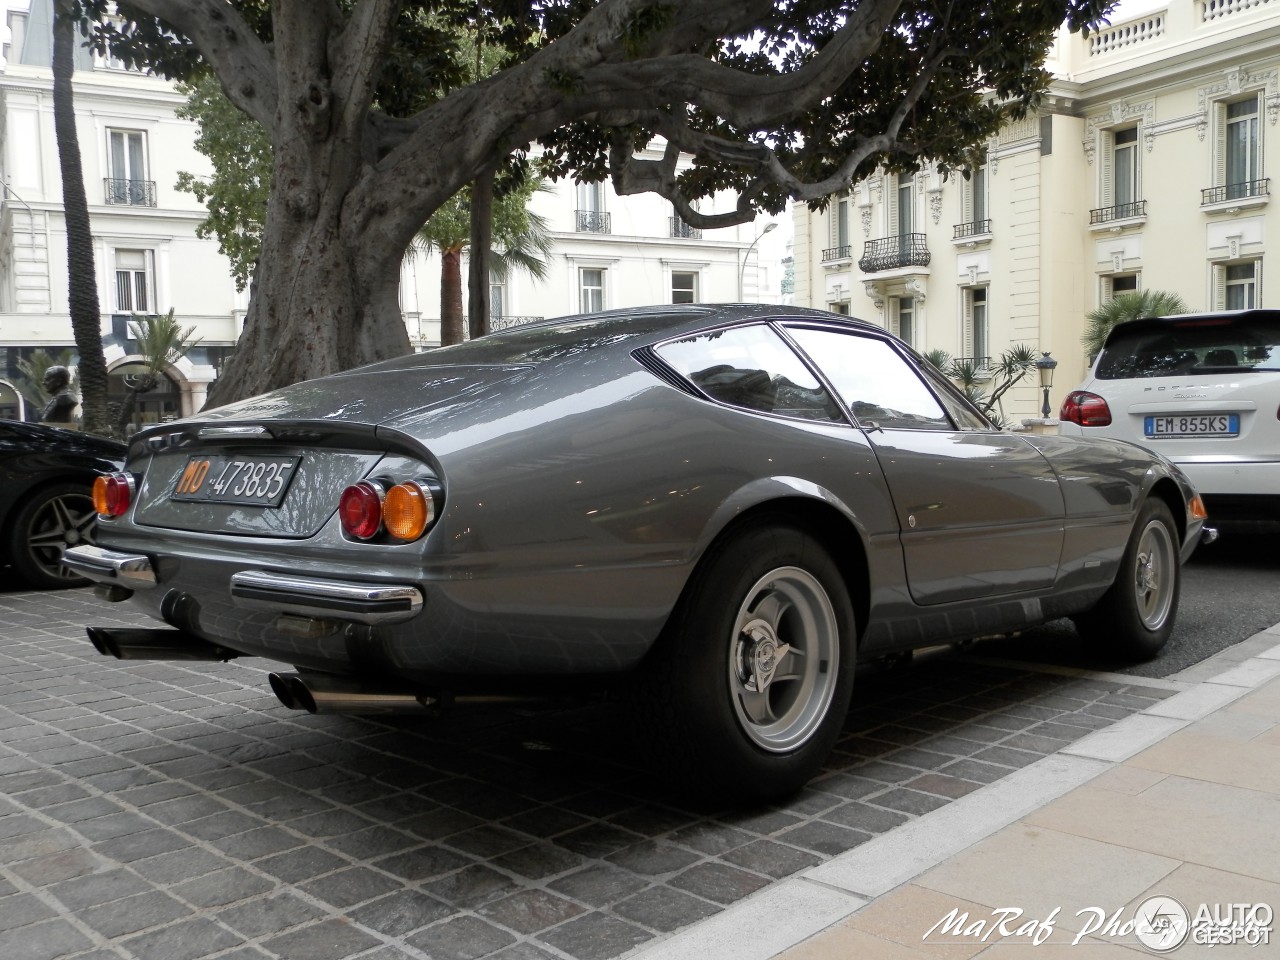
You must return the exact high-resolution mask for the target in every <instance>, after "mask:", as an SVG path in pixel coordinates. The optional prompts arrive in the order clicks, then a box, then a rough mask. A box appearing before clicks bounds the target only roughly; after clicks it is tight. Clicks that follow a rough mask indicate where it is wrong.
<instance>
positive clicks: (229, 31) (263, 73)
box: [129, 0, 277, 130]
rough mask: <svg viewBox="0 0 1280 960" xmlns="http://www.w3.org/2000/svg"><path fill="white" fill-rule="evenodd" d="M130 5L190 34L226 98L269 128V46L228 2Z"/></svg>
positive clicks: (148, 0)
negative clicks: (211, 68)
mask: <svg viewBox="0 0 1280 960" xmlns="http://www.w3.org/2000/svg"><path fill="white" fill-rule="evenodd" d="M129 6H130V7H131V8H132V9H135V10H138V11H141V12H143V13H146V14H149V15H150V16H153V17H156V18H157V19H159V20H162V21H163V22H164V23H166V24H168V25H169V26H170V27H172V28H173V29H174V30H176V31H177V32H178V33H180V34H182V35H183V36H185V37H187V38H188V39H190V40H191V42H192V43H194V44H195V45H196V47H197V49H199V51H200V56H201V57H203V58H204V59H205V61H207V62H208V63H209V64H210V65H211V66H212V67H213V69H214V71H215V72H216V73H217V75H218V79H219V80H221V81H222V89H223V92H225V93H226V95H227V98H228V99H229V100H230V101H231V102H232V103H234V104H235V105H236V106H237V107H239V108H240V109H241V110H243V111H244V112H245V113H247V114H248V115H249V116H251V117H252V118H253V119H254V120H257V121H258V122H259V123H260V124H262V125H263V126H264V127H266V128H267V130H273V129H274V127H275V116H276V96H277V90H276V75H275V64H274V62H273V61H272V57H271V51H270V50H268V49H267V46H266V44H264V43H263V42H262V41H261V40H259V39H258V37H257V35H256V34H255V33H254V32H253V30H252V29H250V27H249V25H248V24H247V23H245V21H244V19H243V18H242V17H241V16H240V15H239V14H238V13H237V12H236V10H235V8H234V7H233V6H231V4H229V3H226V2H224V0H129Z"/></svg>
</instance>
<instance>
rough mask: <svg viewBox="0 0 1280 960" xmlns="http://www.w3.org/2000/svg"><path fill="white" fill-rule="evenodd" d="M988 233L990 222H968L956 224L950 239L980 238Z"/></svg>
mask: <svg viewBox="0 0 1280 960" xmlns="http://www.w3.org/2000/svg"><path fill="white" fill-rule="evenodd" d="M990 232H991V221H990V220H970V221H969V222H968V223H957V224H956V225H955V232H954V233H953V234H952V235H951V239H953V240H963V239H964V238H965V237H980V236H983V235H984V234H988V233H990Z"/></svg>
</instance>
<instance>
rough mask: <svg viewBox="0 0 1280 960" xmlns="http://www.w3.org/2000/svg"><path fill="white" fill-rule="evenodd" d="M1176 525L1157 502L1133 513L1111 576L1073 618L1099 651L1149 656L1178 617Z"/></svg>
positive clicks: (1138, 657)
mask: <svg viewBox="0 0 1280 960" xmlns="http://www.w3.org/2000/svg"><path fill="white" fill-rule="evenodd" d="M1179 552H1180V551H1179V538H1178V527H1177V524H1175V523H1174V520H1173V514H1172V513H1170V512H1169V507H1168V506H1167V505H1166V504H1165V503H1164V502H1163V501H1161V500H1156V499H1151V500H1148V501H1147V502H1146V503H1144V504H1143V505H1142V509H1141V510H1139V511H1138V519H1137V522H1135V523H1134V525H1133V532H1132V533H1130V535H1129V543H1128V545H1127V546H1126V547H1125V551H1124V556H1123V557H1122V558H1121V560H1120V568H1119V570H1117V571H1116V579H1115V581H1114V582H1113V583H1112V584H1111V589H1109V590H1108V591H1107V592H1106V593H1105V594H1103V596H1102V599H1101V600H1099V601H1098V602H1097V604H1096V605H1095V606H1094V607H1093V609H1092V610H1089V611H1088V612H1087V613H1083V614H1080V615H1078V616H1076V617H1074V618H1073V619H1074V620H1075V622H1076V628H1077V630H1078V631H1079V633H1080V635H1081V636H1082V637H1083V638H1084V639H1085V640H1086V642H1088V643H1089V644H1090V645H1091V646H1092V647H1093V648H1094V649H1095V650H1097V651H1098V652H1099V653H1102V654H1106V655H1108V656H1114V657H1116V658H1118V659H1123V660H1132V661H1142V660H1150V659H1151V658H1152V657H1154V656H1155V655H1156V654H1158V653H1159V652H1160V651H1161V650H1162V649H1163V648H1164V645H1165V643H1166V642H1168V640H1169V635H1170V634H1171V633H1173V625H1174V622H1175V621H1176V620H1177V615H1178V596H1179V594H1180V592H1181V590H1182V566H1181V564H1180V562H1179Z"/></svg>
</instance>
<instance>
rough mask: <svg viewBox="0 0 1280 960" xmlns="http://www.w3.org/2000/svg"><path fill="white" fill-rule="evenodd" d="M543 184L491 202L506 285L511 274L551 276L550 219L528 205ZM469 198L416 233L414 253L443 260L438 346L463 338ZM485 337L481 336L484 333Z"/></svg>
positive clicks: (498, 268)
mask: <svg viewBox="0 0 1280 960" xmlns="http://www.w3.org/2000/svg"><path fill="white" fill-rule="evenodd" d="M544 189H545V187H543V186H542V184H541V182H532V181H531V182H529V183H528V184H526V185H524V186H521V187H517V188H516V189H514V190H511V191H510V192H508V193H506V194H504V195H502V196H499V197H496V198H495V199H494V201H493V244H494V248H495V249H494V250H493V259H492V261H491V264H492V271H493V274H494V276H496V277H497V278H499V279H505V278H506V277H507V276H508V275H509V273H510V271H511V270H513V269H515V270H522V271H524V272H525V273H528V274H529V275H530V276H532V277H533V278H534V279H537V280H541V279H543V278H545V277H546V276H547V272H548V269H549V268H548V266H547V260H546V258H547V257H548V256H549V255H550V253H551V250H552V246H553V242H554V241H553V238H552V236H551V229H550V225H549V223H548V222H547V219H546V218H545V217H543V216H541V215H540V214H537V213H534V212H533V211H532V210H530V209H529V199H530V197H532V195H533V193H534V192H535V191H538V190H544ZM471 238H472V229H471V198H470V195H469V191H466V190H464V191H462V192H461V193H459V194H458V195H457V196H455V197H454V198H453V199H452V200H450V201H449V202H448V203H446V204H445V205H444V206H443V207H441V208H440V209H439V210H437V211H436V212H435V213H433V214H432V215H431V219H430V220H428V221H427V222H426V224H424V225H423V227H422V229H421V230H419V231H418V235H417V237H416V238H415V239H414V242H413V244H412V245H411V246H410V248H409V249H410V251H415V250H421V251H426V250H435V251H437V252H438V253H439V254H440V342H441V343H442V344H446V345H447V344H450V343H461V342H462V340H463V339H464V337H465V325H464V323H463V315H462V251H463V250H465V249H467V247H468V246H470V244H471ZM482 332H483V331H482Z"/></svg>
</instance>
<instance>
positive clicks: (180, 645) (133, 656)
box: [85, 627, 240, 661]
mask: <svg viewBox="0 0 1280 960" xmlns="http://www.w3.org/2000/svg"><path fill="white" fill-rule="evenodd" d="M85 629H86V631H87V632H88V634H89V639H90V640H91V641H92V642H93V648H94V649H95V650H97V651H98V652H99V653H100V654H102V655H103V656H106V657H115V658H116V659H117V660H213V661H217V660H234V659H235V658H236V657H238V656H240V654H239V653H237V652H236V651H235V650H230V649H228V648H227V647H223V646H219V645H218V644H216V643H210V642H209V641H208V640H204V639H202V638H200V637H196V636H192V635H191V634H189V633H184V632H183V631H181V630H166V629H162V628H157V629H154V630H150V629H139V628H128V627H123V628H117V627H110V628H108V627H86V628H85Z"/></svg>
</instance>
